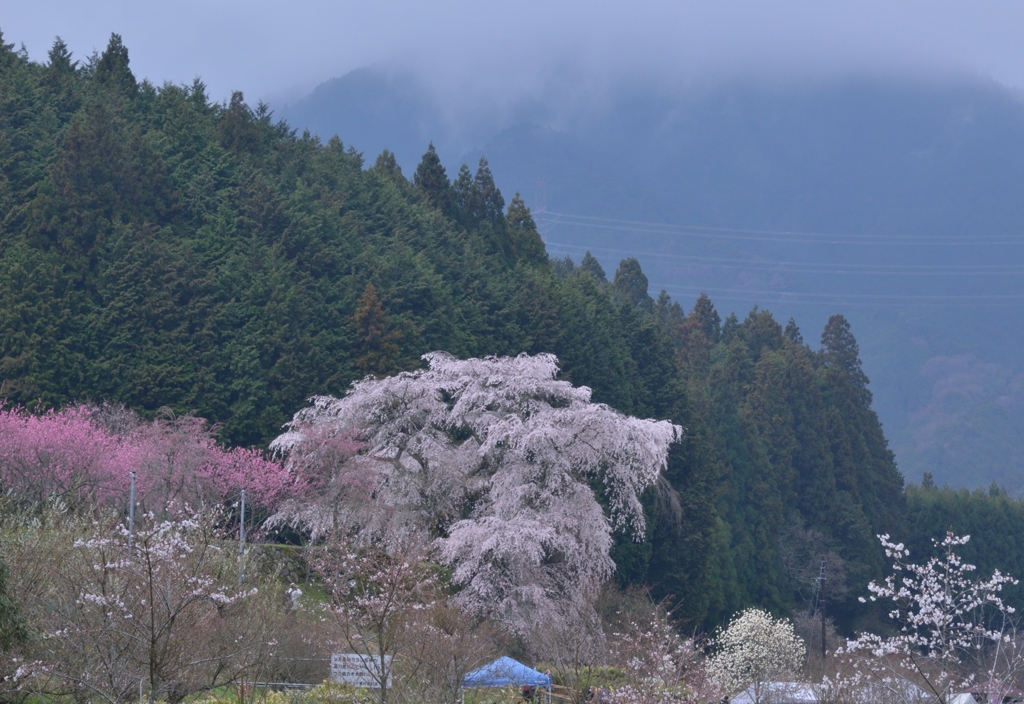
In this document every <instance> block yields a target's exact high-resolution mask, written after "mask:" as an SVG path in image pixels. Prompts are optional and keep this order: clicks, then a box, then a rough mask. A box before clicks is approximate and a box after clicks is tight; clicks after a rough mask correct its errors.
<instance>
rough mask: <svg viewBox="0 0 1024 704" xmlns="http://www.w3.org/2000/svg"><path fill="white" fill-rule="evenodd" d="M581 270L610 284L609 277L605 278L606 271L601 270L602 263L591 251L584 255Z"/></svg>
mask: <svg viewBox="0 0 1024 704" xmlns="http://www.w3.org/2000/svg"><path fill="white" fill-rule="evenodd" d="M580 269H583V271H586V272H589V273H590V274H591V275H593V277H594V278H595V279H597V280H598V281H601V282H604V283H607V282H608V277H607V276H605V273H604V269H603V268H601V262H599V261H597V257H595V256H594V255H593V254H591V253H590V252H589V251H588V252H587V253H586V254H584V255H583V261H581V262H580Z"/></svg>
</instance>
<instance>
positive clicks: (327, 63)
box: [0, 0, 1024, 102]
mask: <svg viewBox="0 0 1024 704" xmlns="http://www.w3.org/2000/svg"><path fill="white" fill-rule="evenodd" d="M1022 29H1024V3H1020V2H1010V1H1006V0H1001V1H999V2H987V3H966V2H951V1H948V0H928V1H927V2H924V1H919V0H918V1H914V2H898V1H892V0H888V1H884V2H877V1H874V0H858V2H847V3H838V2H820V0H815V1H804V2H798V1H793V0H774V1H773V2H764V1H763V0H760V1H749V0H715V1H710V0H709V1H706V2H679V1H675V2H648V3H622V2H615V3H612V2H593V1H591V2H582V1H579V0H576V1H573V2H551V1H550V0H545V1H538V0H520V1H518V2H515V3H509V2H480V0H471V1H470V0H449V1H447V2H435V3H425V2H411V1H409V0H378V1H376V2H367V1H366V0H362V1H361V2H344V1H338V0H333V1H330V0H313V1H307V2H292V3H282V2H267V1H261V0H247V1H244V2H243V1H241V0H229V1H218V0H203V1H201V2H200V1H197V0H175V1H174V2H167V1H166V0H165V1H163V2H147V1H144V0H86V1H84V2H83V0H74V1H71V0H33V1H32V2H27V1H26V0H0V30H2V31H3V33H4V38H5V41H7V42H15V43H16V44H21V43H24V44H25V46H26V48H27V49H28V51H29V54H30V56H31V57H32V58H33V59H35V60H40V61H42V60H45V57H46V52H47V50H48V49H49V47H50V45H51V44H52V42H53V38H54V37H55V36H56V35H60V36H61V37H62V38H63V39H64V40H65V41H66V42H67V43H68V45H69V46H70V48H71V50H72V51H73V52H74V53H75V55H76V56H77V57H79V58H84V57H85V56H87V55H88V54H90V53H91V52H92V51H93V50H94V49H99V50H102V49H103V47H104V46H105V45H106V42H107V39H108V37H109V35H110V32H112V31H116V32H118V33H120V34H121V35H122V36H123V38H124V41H125V44H126V45H127V46H128V48H129V50H130V57H131V61H132V66H133V68H134V70H135V73H136V75H137V76H139V77H146V78H149V79H150V80H151V81H153V82H155V83H158V84H159V83H163V82H164V81H166V80H170V81H174V82H178V83H181V82H191V80H192V78H194V77H195V76H197V75H201V76H202V77H203V79H204V80H205V81H206V83H207V85H208V87H209V90H210V95H211V97H213V98H214V99H218V100H220V99H223V98H225V97H227V96H228V95H229V94H230V91H231V90H235V89H238V90H243V91H245V93H246V97H247V98H248V99H249V101H250V102H255V100H257V99H265V100H268V101H271V102H281V101H287V100H292V99H294V98H297V97H300V96H301V95H303V94H304V93H306V92H308V91H309V90H310V89H311V88H312V87H314V86H315V85H316V84H318V83H319V82H321V81H323V80H326V79H328V78H332V77H335V76H340V75H343V74H344V73H346V72H347V71H350V70H352V69H354V68H358V67H360V66H365V65H371V64H392V65H396V66H411V67H414V68H415V69H416V70H418V71H420V72H421V73H422V74H423V75H424V77H425V78H427V79H429V80H431V81H432V83H433V84H434V85H435V87H437V88H439V89H440V90H441V91H442V94H444V93H448V94H449V95H452V96H457V97H461V98H466V97H470V96H479V97H490V98H502V97H504V98H520V97H522V96H523V95H525V94H529V93H530V92H531V91H535V90H537V89H538V88H540V87H543V84H544V82H545V81H546V80H550V78H551V77H552V76H556V77H559V78H557V80H562V81H564V80H566V78H567V77H568V78H569V79H570V80H571V79H573V78H578V79H579V80H580V81H587V80H590V81H593V80H595V78H597V79H600V78H608V77H620V78H621V77H623V76H646V77H649V78H651V79H655V80H661V79H663V78H664V79H667V80H679V79H684V80H685V79H694V78H697V79H700V78H707V77H709V76H710V77H712V78H713V77H715V76H721V75H730V76H734V75H737V74H739V75H744V74H751V73H753V74H764V75H765V76H767V77H769V78H775V79H783V80H786V79H793V78H795V79H801V78H805V77H820V76H828V75H829V74H835V73H850V72H863V71H870V72H874V73H877V72H883V73H889V72H896V73H908V72H912V73H922V72H925V73H927V72H945V71H950V70H953V71H968V72H972V73H978V74H981V75H983V76H989V77H992V78H994V79H996V80H997V81H1000V82H1002V83H1005V84H1007V85H1010V86H1014V87H1017V88H1024V42H1022V41H1020V36H1021V32H1022Z"/></svg>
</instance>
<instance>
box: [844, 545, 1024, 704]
mask: <svg viewBox="0 0 1024 704" xmlns="http://www.w3.org/2000/svg"><path fill="white" fill-rule="evenodd" d="M878 537H879V540H880V541H881V543H882V547H883V548H884V549H885V554H886V555H887V556H888V557H890V558H892V559H893V561H894V562H893V573H892V574H891V575H889V576H888V577H887V578H886V579H885V581H884V582H883V583H882V584H878V583H876V582H871V584H869V585H868V591H869V592H870V596H869V597H868V599H869V600H870V601H881V602H883V603H886V604H888V605H889V606H890V611H889V614H888V615H889V617H890V618H891V619H892V620H893V621H894V622H895V625H896V626H897V628H898V632H897V633H896V635H893V636H890V637H883V636H879V635H876V634H873V633H862V634H861V635H860V636H858V637H857V638H856V639H854V640H851V641H849V642H848V643H847V645H846V646H845V647H844V648H842V649H841V650H840V651H839V652H838V653H837V655H838V656H839V660H840V662H841V664H842V665H843V668H842V669H841V671H840V674H839V675H837V676H836V677H834V678H832V681H831V682H829V683H828V684H830V686H832V687H833V688H834V689H836V690H837V691H843V690H845V691H857V690H859V691H861V692H864V691H869V692H872V693H873V696H877V697H878V698H884V699H885V700H886V701H892V702H900V703H902V704H916V703H917V702H919V701H922V700H925V699H927V700H930V701H936V700H937V701H939V702H948V701H949V700H950V699H951V698H952V697H953V696H954V695H955V694H956V693H959V692H963V691H979V689H978V688H979V685H978V682H977V679H978V674H977V673H979V672H980V673H982V677H983V678H984V680H985V682H984V685H983V687H982V689H983V690H984V691H985V692H986V694H987V696H988V699H989V701H1002V700H1003V696H1005V695H1007V694H1008V693H1009V692H1010V691H1011V690H1012V689H1015V688H1016V682H1017V679H1018V677H1019V675H1020V672H1021V671H1022V670H1024V648H1022V645H1021V643H1020V642H1019V640H1018V639H1017V638H1016V637H1014V634H1015V631H1014V624H1013V622H1012V619H1011V618H1010V617H1011V616H1012V615H1013V613H1014V609H1013V607H1011V606H1008V605H1006V604H1004V603H1003V601H1002V599H1001V598H1000V596H999V594H1000V592H1001V591H1002V589H1003V586H1004V585H1007V584H1017V580H1016V579H1014V578H1012V577H1009V576H1007V575H1004V574H1002V573H1000V572H999V571H998V570H996V571H995V572H993V573H992V575H991V576H990V577H988V578H987V579H981V578H978V577H975V576H974V572H975V571H976V567H975V566H974V565H972V564H969V563H966V562H964V561H963V560H962V559H961V558H960V556H959V555H958V554H957V553H956V549H957V548H958V547H960V546H962V545H965V544H966V543H967V542H968V541H969V540H970V536H963V537H959V536H957V535H954V534H953V533H952V532H949V533H947V534H946V537H945V538H944V539H943V540H942V541H941V542H940V541H933V542H934V543H935V546H936V548H937V551H938V553H939V554H938V555H937V556H935V557H932V558H931V559H929V560H928V561H927V562H926V563H924V564H915V563H911V562H909V560H908V559H907V558H908V557H909V555H910V552H909V551H908V550H907V548H906V546H904V545H903V543H896V542H893V541H892V540H891V539H890V538H889V536H888V535H880V536H878ZM868 599H865V598H864V597H861V601H862V602H865V601H867V600H868Z"/></svg>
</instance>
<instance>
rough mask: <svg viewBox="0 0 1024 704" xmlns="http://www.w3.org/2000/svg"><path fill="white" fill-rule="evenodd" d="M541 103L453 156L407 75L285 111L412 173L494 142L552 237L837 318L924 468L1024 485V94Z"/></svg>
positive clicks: (725, 304) (433, 106)
mask: <svg viewBox="0 0 1024 704" xmlns="http://www.w3.org/2000/svg"><path fill="white" fill-rule="evenodd" d="M364 97H365V99H364ZM535 102H536V103H537V109H536V110H534V111H533V113H532V115H535V116H536V117H531V113H530V111H528V110H521V111H518V112H517V111H510V113H511V114H517V115H519V117H518V118H516V119H515V120H514V121H512V122H508V123H504V124H503V123H494V124H491V125H481V124H480V123H479V122H474V123H472V124H467V125H465V126H464V128H465V130H466V131H467V132H469V133H471V134H472V135H474V137H473V139H474V140H475V141H474V143H476V144H479V148H475V149H471V150H470V151H468V152H466V153H464V154H463V155H462V156H461V158H460V159H459V160H457V161H450V159H451V158H452V156H453V154H452V153H451V152H446V151H445V147H446V145H453V147H454V145H456V144H457V140H455V139H453V138H452V136H451V135H453V134H455V133H457V132H458V131H459V129H460V126H459V125H455V124H451V121H450V120H446V119H445V118H443V117H442V112H441V111H440V110H439V108H438V106H437V103H436V101H432V100H431V99H430V98H429V91H428V90H427V89H426V88H425V87H424V86H423V85H421V84H419V83H417V82H416V81H415V80H413V79H411V78H408V77H406V78H395V77H394V76H390V75H388V74H384V73H383V72H378V71H374V70H369V69H364V70H361V71H359V72H353V73H352V74H349V75H347V76H345V77H343V78H340V79H335V80H334V81H332V82H328V83H325V84H323V85H321V86H320V87H318V88H317V90H316V91H314V93H313V94H311V95H310V96H309V97H307V98H306V99H304V100H303V101H301V102H299V103H296V104H295V105H294V106H290V107H289V108H288V109H286V110H283V111H282V112H281V115H282V116H283V117H285V118H286V119H287V120H288V122H289V123H290V124H291V125H292V126H293V127H297V128H300V129H301V128H305V127H310V128H311V129H313V130H314V131H315V132H317V133H319V134H320V135H321V136H323V137H325V138H326V137H327V136H329V135H330V134H334V133H338V134H340V135H342V136H343V138H346V143H351V144H354V145H355V146H356V148H357V149H360V150H363V151H365V152H367V153H369V154H375V153H377V152H378V151H379V150H380V149H383V148H388V149H391V150H392V151H394V152H395V153H396V157H397V158H398V161H399V163H401V164H403V165H406V164H409V165H410V166H407V167H406V169H407V172H408V171H409V169H411V165H412V164H414V163H415V162H416V160H418V158H419V155H420V154H421V153H422V151H423V149H424V147H425V145H426V143H427V142H428V141H430V140H433V141H434V143H435V145H437V146H438V149H439V151H440V154H441V158H442V160H445V161H446V163H447V164H448V165H449V171H450V172H451V173H454V170H455V167H457V165H458V162H459V161H466V162H468V163H470V164H471V165H474V164H475V163H476V161H477V160H478V158H479V157H480V156H481V155H486V156H487V158H488V160H489V161H490V163H491V165H492V166H493V168H494V171H495V173H496V175H497V176H496V177H497V181H498V185H499V186H500V187H501V188H502V189H503V190H504V191H505V192H508V193H513V192H515V191H521V192H522V194H523V196H524V198H525V199H526V200H527V203H528V204H530V205H531V206H533V208H534V211H535V214H536V215H537V216H538V223H539V225H540V228H541V232H542V234H543V236H544V239H545V241H546V243H547V246H548V250H549V252H551V253H552V254H553V255H559V256H564V255H569V256H572V257H573V258H574V259H575V260H576V261H577V262H578V261H579V260H580V258H581V256H582V255H583V253H584V252H585V251H587V250H590V251H592V252H593V253H594V255H595V256H596V257H597V258H598V259H599V260H601V262H602V263H603V264H604V266H605V267H606V268H608V269H609V270H613V269H614V268H615V265H616V263H617V262H618V260H619V259H621V258H623V257H625V256H629V255H635V256H637V257H638V259H639V260H640V261H641V263H642V264H643V267H644V271H645V272H646V273H647V275H648V277H649V278H650V280H651V285H652V288H655V289H657V288H665V289H666V290H667V291H668V293H670V294H671V295H672V296H673V297H674V298H676V299H678V300H680V301H681V302H682V303H684V304H689V303H692V301H693V300H694V299H695V298H696V296H697V294H698V293H699V292H700V291H701V290H707V291H708V293H709V294H710V295H711V297H712V299H713V300H714V301H715V302H716V303H717V304H718V306H719V307H720V308H723V309H726V310H728V309H730V308H734V309H735V310H737V311H738V312H740V313H743V312H745V311H746V310H748V309H750V308H751V307H752V306H754V305H759V306H760V307H762V308H768V309H770V310H772V311H773V312H774V313H775V316H776V318H779V319H783V320H784V319H786V318H788V317H790V316H794V317H796V318H797V319H798V320H801V321H804V322H805V324H806V325H808V326H809V327H813V328H817V327H820V325H821V324H822V323H823V322H824V320H825V318H826V317H827V316H828V314H830V313H832V312H842V313H844V314H845V315H846V316H847V317H848V318H849V319H850V320H851V322H852V323H853V324H854V328H855V329H856V330H857V334H858V338H859V339H860V341H861V344H862V350H863V357H864V362H865V368H866V370H867V372H868V374H869V376H870V377H871V379H872V380H873V382H874V383H873V384H872V390H873V392H874V396H875V406H876V408H877V409H878V412H879V415H880V417H881V418H882V420H883V422H884V423H885V427H886V433H887V435H888V436H889V438H890V442H891V445H892V447H893V448H894V450H895V452H896V455H897V461H898V462H899V465H900V467H901V469H902V471H903V472H904V474H905V475H906V476H907V477H908V478H909V479H910V480H913V481H916V480H919V479H920V477H921V476H922V474H923V473H924V472H925V471H930V472H931V473H932V474H933V475H934V476H935V480H936V482H938V483H940V484H941V483H949V484H951V485H953V486H966V487H974V486H985V485H988V484H989V483H990V482H993V481H995V482H997V483H1000V484H1003V485H1005V486H1006V488H1007V489H1008V490H1009V491H1010V492H1011V493H1012V494H1015V495H1020V494H1021V493H1022V491H1024V434H1022V433H1020V432H1019V429H1020V428H1021V427H1024V385H1022V383H1021V376H1022V374H1024V365H1022V361H1024V360H1022V359H1021V352H1020V351H1021V349H1022V348H1024V286H1022V285H1021V282H1022V281H1024V277H1022V274H1024V104H1022V102H1021V100H1020V99H1019V96H1017V95H1014V94H1013V93H1011V92H1010V91H1008V90H1006V89H1004V88H1003V87H1002V86H999V85H998V84H995V83H992V82H986V81H983V80H980V79H979V80H974V79H965V78H962V77H961V78H950V79H948V80H938V79H935V80H931V81H925V80H920V81H912V80H907V79H900V80H897V79H881V78H848V79H843V80H838V79H837V80H834V81H822V82H819V83H817V84H814V85H808V86H803V87H800V88H796V87H788V88H765V87H763V86H759V85H756V84H754V83H743V82H739V81H737V82H733V83H731V84H725V85H721V86H718V87H717V88H715V89H713V90H705V91H703V92H701V93H686V92H676V93H673V92H672V91H669V90H666V89H664V88H663V87H649V88H644V87H627V88H623V89H622V90H620V91H618V93H616V94H613V95H612V97H611V98H609V99H606V100H604V101H595V104H594V108H593V110H590V111H586V110H579V109H578V108H577V112H576V116H575V117H572V116H569V117H566V116H565V115H566V110H563V109H561V106H560V104H559V102H558V98H557V97H552V98H545V99H541V100H539V101H535ZM357 106H361V107H357ZM366 106H370V107H366ZM456 112H457V111H454V110H449V111H448V112H447V113H446V114H449V113H451V114H455V113H456ZM552 114H559V115H561V117H560V118H559V119H558V120H551V119H549V116H550V115H552ZM524 115H525V117H524ZM488 129H489V130H490V131H489V132H488ZM538 211H539V212H538ZM559 214H569V215H572V216H585V217H583V218H581V217H566V216H564V215H559ZM545 216H546V217H545ZM595 218H596V219H595ZM600 218H606V220H601V219H600ZM607 219H611V220H615V221H616V222H610V221H609V220H607ZM618 221H627V222H625V223H623V222H618ZM665 226H668V227H665ZM683 226H693V227H683ZM714 228H724V229H727V230H737V229H739V230H755V231H757V232H751V233H745V234H744V233H735V232H733V233H731V234H730V233H726V232H722V231H721V230H716V229H714ZM808 233H810V234H808Z"/></svg>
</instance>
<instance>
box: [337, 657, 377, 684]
mask: <svg viewBox="0 0 1024 704" xmlns="http://www.w3.org/2000/svg"><path fill="white" fill-rule="evenodd" d="M384 666H385V667H386V668H387V671H388V681H387V686H388V687H391V656H390V655H385V656H384ZM380 680H381V677H380V660H378V659H377V658H372V657H370V656H368V655H359V654H357V653H334V654H333V655H331V682H344V683H346V684H350V685H352V686H354V687H365V688H367V689H380Z"/></svg>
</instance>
